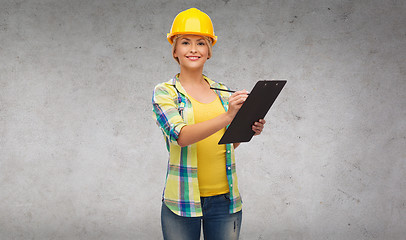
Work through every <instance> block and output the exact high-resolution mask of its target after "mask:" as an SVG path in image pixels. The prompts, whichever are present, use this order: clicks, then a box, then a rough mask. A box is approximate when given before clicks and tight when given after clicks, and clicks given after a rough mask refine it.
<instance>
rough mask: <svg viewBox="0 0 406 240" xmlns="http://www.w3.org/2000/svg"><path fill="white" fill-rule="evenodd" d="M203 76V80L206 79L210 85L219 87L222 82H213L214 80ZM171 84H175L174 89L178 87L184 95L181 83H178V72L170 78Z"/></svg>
mask: <svg viewBox="0 0 406 240" xmlns="http://www.w3.org/2000/svg"><path fill="white" fill-rule="evenodd" d="M203 78H204V80H206V81H207V82H208V83H209V85H210V87H214V88H219V87H221V85H222V83H219V82H215V81H213V80H211V79H210V78H208V77H207V76H205V75H203ZM171 85H173V86H175V87H176V89H178V91H179V92H181V93H182V94H184V95H186V91H185V89H184V88H183V87H182V84H180V81H179V73H178V74H176V75H175V77H174V78H172V81H171Z"/></svg>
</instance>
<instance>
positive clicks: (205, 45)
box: [173, 35, 211, 68]
mask: <svg viewBox="0 0 406 240" xmlns="http://www.w3.org/2000/svg"><path fill="white" fill-rule="evenodd" d="M173 44H174V48H173V57H174V58H175V59H176V60H177V61H178V63H179V64H180V65H181V67H184V68H185V67H186V68H203V66H204V63H205V62H206V60H207V59H209V58H210V57H211V49H210V46H211V45H209V44H211V43H210V42H209V41H208V40H207V39H206V38H205V37H202V36H199V35H183V36H181V37H179V38H178V39H176V41H174V43H173Z"/></svg>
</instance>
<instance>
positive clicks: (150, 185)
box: [0, 0, 406, 240]
mask: <svg viewBox="0 0 406 240" xmlns="http://www.w3.org/2000/svg"><path fill="white" fill-rule="evenodd" d="M192 6H195V7H197V8H199V9H201V10H203V11H205V12H207V13H208V14H209V15H210V16H211V17H212V20H213V21H214V26H215V31H216V34H217V35H218V37H219V41H218V43H217V44H216V46H215V47H214V56H213V58H212V59H210V60H209V62H208V63H207V65H206V69H205V73H206V74H207V75H208V76H210V77H211V78H213V79H215V80H218V81H222V82H225V83H227V84H228V85H229V86H230V87H231V88H234V89H242V88H246V89H248V90H249V89H251V88H252V87H253V85H254V83H255V82H256V81H257V80H260V79H269V78H274V79H280V78H284V79H288V84H287V85H286V88H285V89H284V90H283V92H282V93H281V95H280V97H279V98H278V100H277V101H276V103H275V105H274V106H273V107H272V109H271V111H270V113H269V115H268V116H267V117H266V120H267V122H268V123H267V126H266V129H265V131H264V132H263V134H262V135H261V136H259V137H256V138H255V139H254V140H252V141H251V142H250V143H246V144H243V145H241V146H240V147H239V148H238V149H237V164H238V166H237V169H238V175H239V181H240V190H241V193H242V196H243V199H244V217H243V218H244V219H243V228H242V232H241V239H246V240H249V239H292V240H297V239H320V240H321V239H323V240H325V239H334V240H340V239H357V240H358V239H404V235H405V234H406V229H405V226H406V178H405V175H406V151H405V146H406V124H405V120H404V119H405V118H406V64H405V62H406V17H405V16H406V15H405V12H406V2H405V1H403V0H387V1H382V0H360V1H350V0H340V1H334V0H327V1H325V0H308V1H290V0H288V1H285V0H274V1H260V0H255V1H242V0H241V1H237V0H227V1H226V0H224V1H213V0H211V1H199V2H193V1H186V0H184V1H174V3H168V2H167V1H148V0H140V1H130V0H115V1H113V0H103V1H79V0H73V1H72V0H60V1H57V0H31V1H30V0H1V1H0V136H1V137H0V239H7V240H8V239H34V240H44V239H67V240H68V239H86V240H91V239H118V240H121V239H161V233H160V231H161V230H160V216H159V214H160V204H161V201H160V200H161V199H160V198H161V192H162V188H163V184H164V177H165V171H166V161H167V153H166V150H165V147H164V142H163V139H162V136H161V133H160V131H159V129H158V128H157V127H156V125H155V123H154V121H153V120H152V117H151V94H152V89H153V87H154V86H155V85H156V84H157V83H159V82H163V81H166V80H168V79H169V78H170V77H172V76H173V75H174V74H176V73H177V72H178V66H177V64H176V62H175V61H174V60H173V59H172V58H171V53H170V45H169V44H168V42H167V41H166V39H165V37H166V33H167V32H168V31H169V28H170V24H171V22H172V20H173V18H174V17H175V15H176V14H177V13H178V12H179V11H181V10H184V9H187V8H189V7H192Z"/></svg>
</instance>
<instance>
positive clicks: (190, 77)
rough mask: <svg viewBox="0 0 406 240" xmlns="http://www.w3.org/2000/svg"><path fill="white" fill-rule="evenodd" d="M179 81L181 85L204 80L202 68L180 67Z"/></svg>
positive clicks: (193, 83) (199, 82)
mask: <svg viewBox="0 0 406 240" xmlns="http://www.w3.org/2000/svg"><path fill="white" fill-rule="evenodd" d="M179 81H180V82H181V83H182V85H195V84H201V83H202V82H204V79H203V68H202V69H196V70H189V69H183V68H181V69H180V74H179Z"/></svg>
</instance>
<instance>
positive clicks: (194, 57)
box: [186, 56, 200, 61]
mask: <svg viewBox="0 0 406 240" xmlns="http://www.w3.org/2000/svg"><path fill="white" fill-rule="evenodd" d="M186 58H187V59H189V60H191V61H197V60H199V59H200V57H199V56H186Z"/></svg>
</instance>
